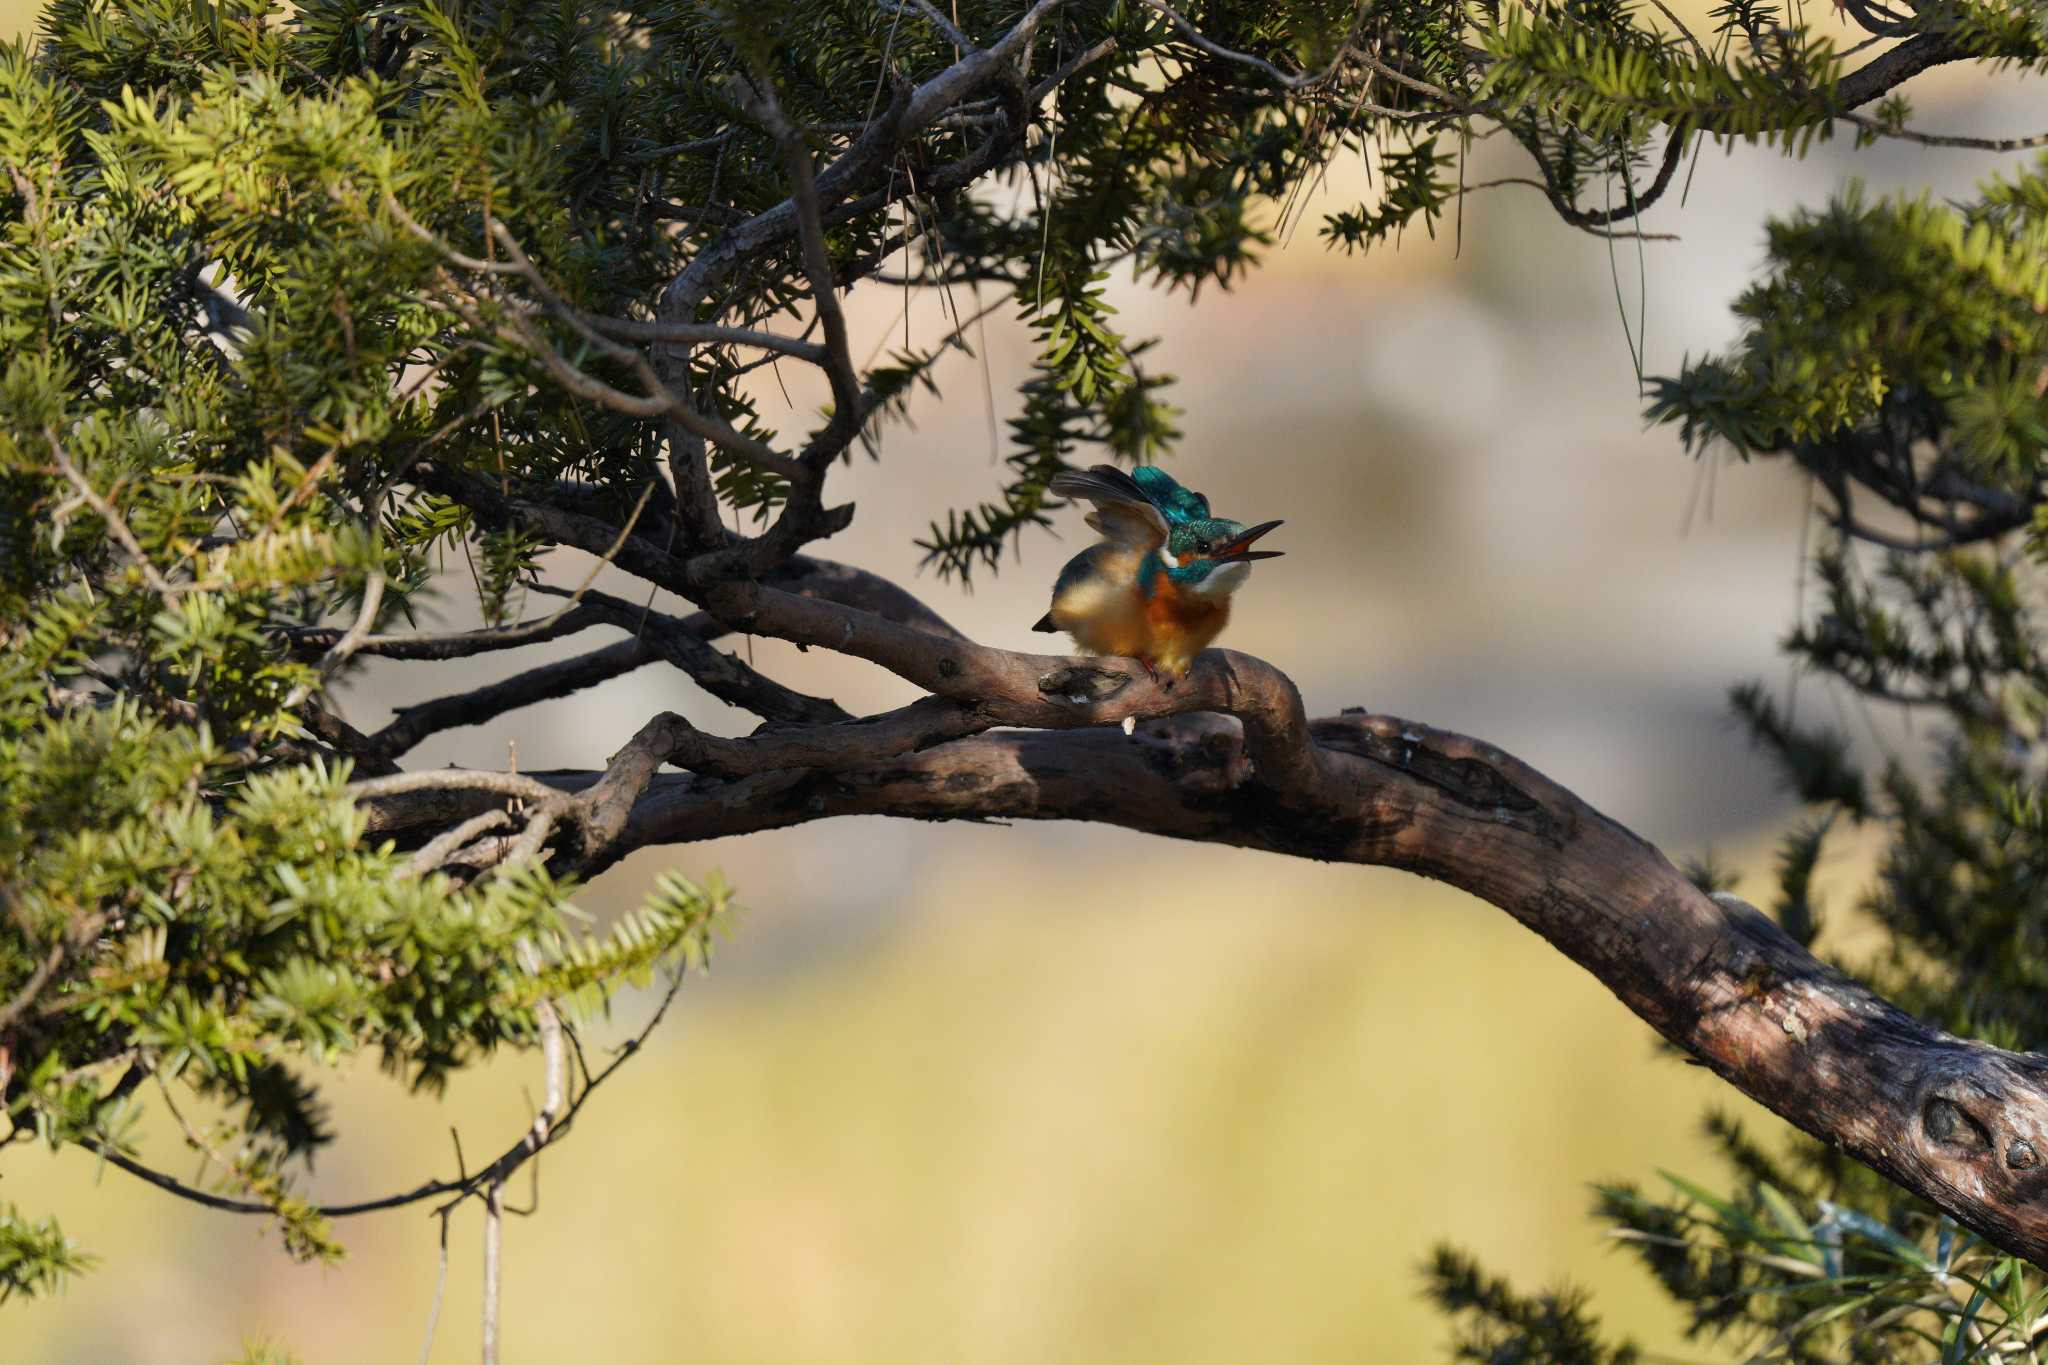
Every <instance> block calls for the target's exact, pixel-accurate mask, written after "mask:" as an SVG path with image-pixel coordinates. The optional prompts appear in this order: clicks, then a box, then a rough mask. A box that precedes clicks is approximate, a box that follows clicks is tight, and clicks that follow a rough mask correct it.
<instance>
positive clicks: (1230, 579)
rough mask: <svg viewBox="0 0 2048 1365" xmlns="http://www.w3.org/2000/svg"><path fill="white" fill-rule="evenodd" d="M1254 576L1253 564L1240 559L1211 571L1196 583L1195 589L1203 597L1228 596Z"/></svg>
mask: <svg viewBox="0 0 2048 1365" xmlns="http://www.w3.org/2000/svg"><path fill="white" fill-rule="evenodd" d="M1251 576H1252V566H1251V565H1250V564H1249V563H1247V562H1245V561H1244V560H1242V559H1240V560H1237V561H1235V562H1234V563H1230V564H1224V565H1221V566H1219V567H1217V568H1215V569H1211V570H1210V571H1209V576H1208V577H1207V578H1205V579H1203V580H1202V581H1201V582H1199V583H1197V584H1195V591H1196V592H1197V593H1199V594H1200V595H1201V596H1203V597H1228V596H1230V594H1232V593H1234V592H1236V591H1237V590H1238V589H1239V588H1241V587H1243V586H1244V581H1245V580H1246V579H1247V578H1250V577H1251Z"/></svg>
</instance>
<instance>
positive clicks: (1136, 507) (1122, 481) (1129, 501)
mask: <svg viewBox="0 0 2048 1365" xmlns="http://www.w3.org/2000/svg"><path fill="white" fill-rule="evenodd" d="M1047 487H1048V488H1049V489H1051V491H1053V492H1054V493H1057V494H1058V495H1059V496H1061V497H1063V498H1085V499H1087V500H1088V501H1089V502H1092V503H1094V504H1095V510H1094V511H1093V512H1090V513H1089V514H1088V524H1089V525H1090V526H1092V527H1094V528H1095V529H1096V530H1098V531H1100V532H1101V533H1102V534H1103V535H1104V536H1107V537H1108V538H1109V539H1111V540H1114V541H1119V542H1121V543H1123V544H1126V545H1135V546H1138V547H1140V548H1143V549H1148V550H1149V549H1151V548H1152V547H1154V546H1156V545H1162V544H1164V543H1165V542H1166V514H1165V513H1164V512H1161V511H1160V510H1159V507H1158V505H1157V504H1156V503H1154V502H1153V501H1152V499H1151V498H1150V497H1148V496H1147V495H1146V493H1145V490H1144V489H1143V488H1140V487H1139V486H1138V484H1137V482H1136V481H1135V480H1134V479H1132V478H1131V476H1130V475H1128V474H1126V473H1124V472H1123V471H1122V470H1121V469H1118V468H1117V467H1116V466H1115V465H1113V464H1099V465H1096V466H1095V467H1093V468H1092V469H1068V470H1063V471H1061V472H1060V473H1058V474H1055V475H1053V476H1052V482H1051V483H1049V484H1048V485H1047Z"/></svg>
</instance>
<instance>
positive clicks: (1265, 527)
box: [1216, 521, 1286, 564]
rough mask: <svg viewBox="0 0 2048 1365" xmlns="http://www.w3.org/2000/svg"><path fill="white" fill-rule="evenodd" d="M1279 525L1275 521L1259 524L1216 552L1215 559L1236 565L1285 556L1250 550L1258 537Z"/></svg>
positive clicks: (1277, 553)
mask: <svg viewBox="0 0 2048 1365" xmlns="http://www.w3.org/2000/svg"><path fill="white" fill-rule="evenodd" d="M1281 524H1282V523H1280V522H1277V521H1262V522H1260V523H1259V524H1258V525H1257V526H1254V527H1252V528H1250V529H1249V530H1247V531H1246V532H1245V533H1244V534H1243V535H1241V536H1239V537H1238V538H1237V539H1236V540H1233V541H1231V542H1230V543H1229V544H1228V545H1225V546H1224V547H1223V548H1222V549H1221V550H1220V551H1218V552H1217V554H1216V558H1217V559H1218V560H1220V561H1221V562H1222V563H1225V564H1237V563H1242V562H1244V561H1247V560H1253V559H1278V558H1279V557H1280V556H1281V555H1283V554H1285V553H1286V551H1284V550H1254V549H1252V548H1251V544H1252V542H1253V541H1255V540H1257V539H1258V538H1259V537H1260V536H1262V535H1264V534H1266V532H1268V531H1270V530H1272V529H1273V528H1274V527H1276V526H1279V525H1281Z"/></svg>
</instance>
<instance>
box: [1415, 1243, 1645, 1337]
mask: <svg viewBox="0 0 2048 1365" xmlns="http://www.w3.org/2000/svg"><path fill="white" fill-rule="evenodd" d="M1424 1277H1425V1279H1426V1281H1427V1284H1428V1290H1429V1296H1430V1298H1431V1299H1433V1300H1435V1302H1436V1303H1437V1305H1438V1307H1440V1308H1442V1309H1443V1310H1444V1312H1446V1313H1448V1314H1450V1315H1451V1316H1452V1317H1453V1318H1454V1319H1455V1320H1456V1322H1457V1324H1458V1330H1457V1337H1456V1339H1455V1342H1454V1344H1453V1346H1452V1348H1451V1354H1452V1356H1453V1357H1454V1358H1455V1359H1458V1360H1474V1361H1482V1362H1496V1361H1516V1362H1527V1365H1635V1362H1636V1361H1637V1360H1638V1359H1640V1355H1639V1353H1638V1352H1637V1351H1636V1350H1635V1348H1634V1347H1632V1346H1609V1345H1606V1344H1605V1343H1603V1342H1602V1341H1601V1340H1600V1324H1599V1323H1598V1321H1597V1320H1595V1319H1594V1318H1592V1317H1591V1316H1590V1315H1588V1313H1587V1312H1586V1300H1585V1296H1584V1295H1583V1294H1580V1293H1576V1292H1574V1291H1571V1290H1562V1291H1558V1292H1555V1293H1542V1294H1534V1295H1521V1294H1517V1293H1515V1292H1514V1290H1512V1289H1511V1288H1509V1287H1508V1284H1507V1282H1506V1281H1505V1280H1501V1279H1496V1278H1493V1277H1491V1276H1488V1275H1487V1274H1486V1273H1485V1272H1484V1271H1482V1270H1480V1268H1479V1266H1478V1265H1477V1264H1476V1263H1475V1262H1474V1261H1473V1260H1472V1259H1471V1258H1470V1257H1467V1256H1463V1255H1460V1254H1459V1253H1458V1252H1455V1251H1452V1250H1450V1249H1449V1248H1447V1247H1440V1248H1438V1249H1437V1252H1436V1254H1435V1256H1434V1257H1433V1258H1432V1259H1431V1261H1430V1263H1429V1265H1428V1266H1426V1267H1425V1268H1424Z"/></svg>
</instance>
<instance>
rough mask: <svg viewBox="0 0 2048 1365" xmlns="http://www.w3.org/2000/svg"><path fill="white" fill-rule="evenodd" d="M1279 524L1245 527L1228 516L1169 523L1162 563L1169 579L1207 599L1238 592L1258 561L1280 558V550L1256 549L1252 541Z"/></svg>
mask: <svg viewBox="0 0 2048 1365" xmlns="http://www.w3.org/2000/svg"><path fill="white" fill-rule="evenodd" d="M1279 524H1280V523H1279V522H1277V521H1264V522H1260V523H1259V524H1258V525H1257V526H1246V525H1245V524H1244V523H1242V522H1237V521H1231V520H1230V519H1229V518H1227V517H1199V518H1196V519H1194V520H1192V521H1182V522H1170V523H1168V529H1167V532H1166V543H1165V544H1164V545H1162V546H1160V547H1159V562H1160V566H1161V568H1163V569H1164V570H1165V572H1166V576H1167V577H1168V578H1171V579H1172V580H1173V581H1174V582H1175V583H1176V584H1178V585H1179V586H1181V587H1183V588H1188V589H1192V590H1193V591H1195V592H1198V593H1200V594H1202V595H1203V596H1205V597H1222V596H1228V595H1229V594H1231V593H1233V592H1236V591H1237V590H1238V589H1239V588H1241V587H1243V586H1244V581H1245V579H1247V578H1249V577H1250V576H1251V572H1252V561H1253V560H1255V559H1277V558H1279V557H1280V554H1281V553H1282V552H1281V551H1279V550H1254V549H1253V548H1252V542H1253V541H1256V540H1257V539H1258V538H1259V537H1260V536H1263V535H1265V534H1266V533H1267V532H1268V531H1270V530H1272V529H1273V528H1274V527H1276V526H1278V525H1279Z"/></svg>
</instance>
